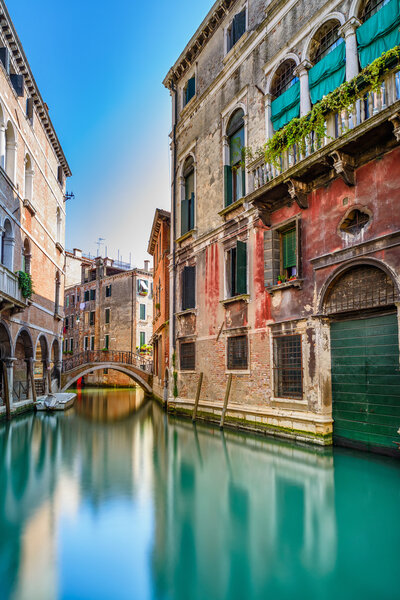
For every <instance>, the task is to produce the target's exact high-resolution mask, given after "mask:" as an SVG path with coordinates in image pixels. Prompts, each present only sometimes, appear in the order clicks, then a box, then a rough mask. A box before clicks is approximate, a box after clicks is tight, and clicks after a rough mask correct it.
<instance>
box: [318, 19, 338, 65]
mask: <svg viewBox="0 0 400 600" xmlns="http://www.w3.org/2000/svg"><path fill="white" fill-rule="evenodd" d="M339 27H340V24H339V23H338V21H329V22H328V23H325V25H323V26H322V27H321V29H320V30H319V31H318V33H317V35H316V37H315V39H314V51H313V54H314V59H313V62H314V64H316V63H317V62H319V61H320V60H321V59H323V58H324V56H326V55H327V54H329V52H331V51H332V50H334V49H335V48H336V46H338V45H339V44H342V43H343V42H344V39H343V38H342V37H340V35H339Z"/></svg>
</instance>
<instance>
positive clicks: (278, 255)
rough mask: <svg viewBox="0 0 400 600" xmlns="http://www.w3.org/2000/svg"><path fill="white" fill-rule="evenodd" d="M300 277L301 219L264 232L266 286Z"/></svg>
mask: <svg viewBox="0 0 400 600" xmlns="http://www.w3.org/2000/svg"><path fill="white" fill-rule="evenodd" d="M299 277H301V219H296V220H295V221H291V222H290V223H288V224H285V226H283V227H280V228H277V229H270V230H269V231H265V232H264V283H265V286H266V287H270V286H273V285H277V284H280V283H285V282H287V281H295V280H296V279H298V278H299Z"/></svg>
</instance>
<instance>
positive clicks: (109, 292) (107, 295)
mask: <svg viewBox="0 0 400 600" xmlns="http://www.w3.org/2000/svg"><path fill="white" fill-rule="evenodd" d="M110 296H111V283H110V285H106V298H110Z"/></svg>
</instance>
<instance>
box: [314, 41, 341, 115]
mask: <svg viewBox="0 0 400 600" xmlns="http://www.w3.org/2000/svg"><path fill="white" fill-rule="evenodd" d="M345 79H346V44H345V43H344V40H342V42H341V43H340V44H339V45H338V46H336V48H335V49H334V50H332V52H329V54H327V55H326V56H324V58H322V59H321V60H320V61H319V62H318V63H317V64H316V65H314V66H313V68H312V69H310V70H309V72H308V84H309V88H310V96H311V102H312V103H313V104H316V103H317V102H319V101H320V100H321V99H322V97H323V96H326V95H327V94H329V92H333V90H335V89H336V88H337V87H339V85H341V84H342V83H343V82H344V81H345Z"/></svg>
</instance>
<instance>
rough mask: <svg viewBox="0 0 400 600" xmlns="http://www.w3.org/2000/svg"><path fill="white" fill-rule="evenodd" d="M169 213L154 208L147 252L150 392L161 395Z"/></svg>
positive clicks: (164, 367) (166, 330) (165, 368)
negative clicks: (150, 277)
mask: <svg viewBox="0 0 400 600" xmlns="http://www.w3.org/2000/svg"><path fill="white" fill-rule="evenodd" d="M170 230H171V213H169V212H167V211H166V210H161V209H160V208H157V210H156V212H155V215H154V220H153V226H152V229H151V235H150V240H149V245H148V248H147V252H148V253H149V254H151V256H152V257H153V280H154V296H153V316H154V319H153V337H152V344H153V365H154V368H153V391H154V393H155V395H156V396H158V397H159V398H164V390H165V394H167V389H166V388H167V387H168V370H169V250H170V244H171V239H170Z"/></svg>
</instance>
